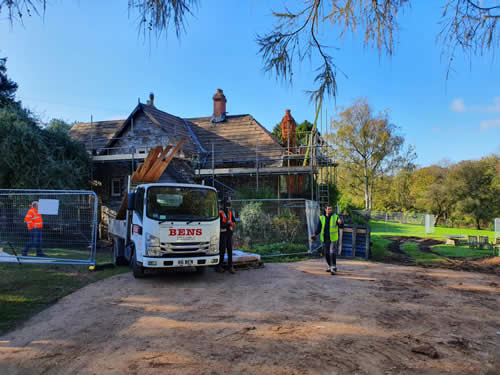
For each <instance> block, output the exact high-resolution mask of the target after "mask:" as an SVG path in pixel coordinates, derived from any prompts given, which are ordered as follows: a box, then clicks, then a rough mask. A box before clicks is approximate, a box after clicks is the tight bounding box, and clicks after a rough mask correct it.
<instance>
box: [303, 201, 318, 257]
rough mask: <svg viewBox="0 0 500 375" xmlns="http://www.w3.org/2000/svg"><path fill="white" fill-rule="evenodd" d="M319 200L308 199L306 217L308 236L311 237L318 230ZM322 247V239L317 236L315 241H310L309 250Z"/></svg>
mask: <svg viewBox="0 0 500 375" xmlns="http://www.w3.org/2000/svg"><path fill="white" fill-rule="evenodd" d="M319 215H320V210H319V202H317V201H311V200H306V219H307V234H308V236H307V238H311V236H312V235H313V234H314V232H315V231H316V227H317V226H318V221H319ZM320 247H321V240H320V239H319V238H316V240H315V241H314V242H309V252H310V253H312V252H313V251H315V250H317V249H318V248H320Z"/></svg>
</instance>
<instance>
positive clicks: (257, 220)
mask: <svg viewBox="0 0 500 375" xmlns="http://www.w3.org/2000/svg"><path fill="white" fill-rule="evenodd" d="M240 220H241V224H242V225H241V228H240V231H241V234H242V235H243V236H245V237H246V241H245V242H248V244H249V245H252V244H254V243H256V242H259V240H265V239H266V238H267V236H268V233H267V232H268V230H269V226H270V218H269V216H268V215H267V214H266V213H265V212H264V210H263V209H262V202H249V203H247V204H245V205H244V206H243V208H242V209H241V213H240Z"/></svg>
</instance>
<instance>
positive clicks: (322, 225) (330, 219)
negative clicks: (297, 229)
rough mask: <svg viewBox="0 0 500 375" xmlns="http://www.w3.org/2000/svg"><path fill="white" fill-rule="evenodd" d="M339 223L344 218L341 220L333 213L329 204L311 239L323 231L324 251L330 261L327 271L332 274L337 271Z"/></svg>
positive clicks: (340, 223) (328, 261)
mask: <svg viewBox="0 0 500 375" xmlns="http://www.w3.org/2000/svg"><path fill="white" fill-rule="evenodd" d="M339 225H342V220H340V218H339V217H338V215H337V214H334V213H333V208H332V206H327V207H326V208H325V215H321V216H320V217H319V223H318V226H317V228H316V232H315V233H314V234H313V235H312V236H311V240H314V239H315V238H316V236H317V235H318V234H320V233H321V243H322V244H323V253H324V255H325V259H326V262H327V263H328V269H327V270H326V271H327V272H330V273H331V274H332V275H333V274H335V272H337V247H338V246H337V241H338V238H339Z"/></svg>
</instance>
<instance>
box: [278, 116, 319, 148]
mask: <svg viewBox="0 0 500 375" xmlns="http://www.w3.org/2000/svg"><path fill="white" fill-rule="evenodd" d="M313 126H314V125H313V124H312V123H310V122H309V121H307V120H304V121H303V122H302V123H300V124H299V125H297V127H296V128H295V137H296V138H297V145H307V142H308V137H309V134H310V132H311V131H312V129H313ZM272 133H273V135H274V136H275V137H276V138H278V140H279V141H280V142H281V143H283V135H282V134H281V123H277V124H276V125H275V126H274V128H273V131H272Z"/></svg>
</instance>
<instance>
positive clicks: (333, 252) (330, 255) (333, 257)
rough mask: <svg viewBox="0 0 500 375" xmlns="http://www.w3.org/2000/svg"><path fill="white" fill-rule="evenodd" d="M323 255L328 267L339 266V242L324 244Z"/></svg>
mask: <svg viewBox="0 0 500 375" xmlns="http://www.w3.org/2000/svg"><path fill="white" fill-rule="evenodd" d="M323 254H324V255H325V260H326V263H328V266H336V265H337V241H333V242H331V241H328V242H323Z"/></svg>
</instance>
